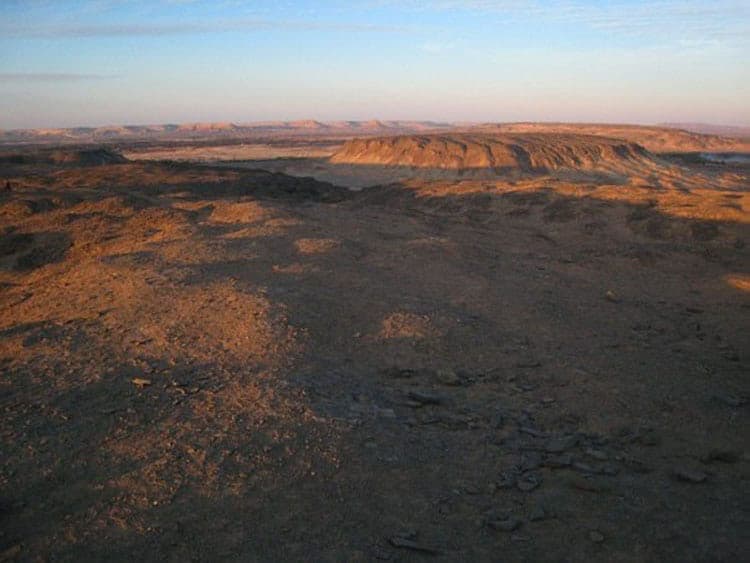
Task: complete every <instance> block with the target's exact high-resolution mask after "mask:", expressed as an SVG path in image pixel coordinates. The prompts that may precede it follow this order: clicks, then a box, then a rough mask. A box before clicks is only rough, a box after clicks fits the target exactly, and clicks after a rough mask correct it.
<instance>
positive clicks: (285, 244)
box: [0, 124, 750, 561]
mask: <svg viewBox="0 0 750 563" xmlns="http://www.w3.org/2000/svg"><path fill="white" fill-rule="evenodd" d="M623 132H625V133H627V134H626V135H623V134H622V133H623ZM356 133H357V132H356V131H354V130H353V131H350V133H349V136H348V137H346V138H339V139H333V140H332V139H331V138H330V137H329V136H328V135H327V133H326V132H323V133H320V134H318V135H314V136H311V135H310V134H309V133H308V132H306V133H304V134H296V133H288V134H286V135H284V136H281V137H278V138H275V139H274V140H272V141H271V142H269V140H268V139H266V138H262V139H259V140H257V141H253V139H252V138H251V139H249V140H247V139H246V140H245V142H243V143H242V144H237V143H234V142H229V144H226V143H227V142H228V141H225V140H219V141H217V140H215V139H208V140H207V141H206V140H203V141H198V140H194V141H193V142H190V141H188V142H184V141H180V142H176V141H175V142H173V143H172V144H170V143H166V144H165V142H164V141H163V140H158V139H157V140H150V141H143V142H141V144H139V145H138V146H136V147H132V146H129V145H128V143H130V142H131V141H130V140H129V139H120V140H119V141H118V140H115V141H111V142H108V143H105V144H83V145H70V144H62V145H60V144H57V145H54V146H48V144H46V143H45V144H41V145H40V144H32V145H28V144H26V143H24V144H18V143H16V144H12V143H11V144H7V145H6V146H4V147H3V148H2V151H1V152H0V169H1V170H2V177H3V178H2V179H3V182H4V183H5V185H6V189H5V190H4V191H2V193H0V221H1V224H2V231H1V233H0V234H1V236H2V238H0V284H2V285H1V286H0V371H1V373H2V379H0V398H1V402H0V405H1V408H2V416H3V425H2V435H1V439H2V451H3V458H2V466H0V519H1V520H0V521H1V522H2V533H1V535H0V544H1V545H2V546H3V550H4V551H3V558H4V560H8V559H12V558H14V557H20V558H22V559H28V560H70V561H82V560H144V561H145V560H170V561H186V560H215V559H218V560H267V561H301V560H311V561H371V560H392V561H418V560H427V559H435V560H455V561H494V560H524V561H568V560H570V561H581V560H608V561H634V560H648V561H662V560H680V561H693V560H714V561H729V560H735V561H736V560H740V559H742V558H743V554H746V553H747V549H748V548H749V547H750V545H749V544H748V542H747V536H746V533H745V531H746V529H747V526H748V513H747V500H748V492H749V490H748V467H749V463H750V458H749V457H748V451H747V444H748V442H747V436H748V434H747V430H748V402H747V400H748V396H750V388H749V386H748V380H747V375H748V361H750V358H748V351H749V350H750V330H748V329H750V326H749V323H748V319H750V248H748V242H749V241H750V192H749V191H748V188H749V187H750V166H748V164H747V161H746V160H742V158H735V159H731V158H723V159H722V158H712V157H711V155H715V154H724V155H733V156H734V157H742V156H743V155H746V154H747V150H748V144H747V143H748V141H747V140H743V139H739V138H727V137H715V136H707V135H700V134H695V133H688V132H686V131H683V130H675V129H667V128H645V127H641V128H622V127H615V126H612V127H607V126H598V127H596V129H594V128H593V127H591V126H583V125H581V126H575V125H560V126H551V125H547V126H544V127H542V126H541V125H537V126H534V125H530V124H525V125H524V124H519V125H504V126H494V127H490V126H487V125H479V126H476V127H473V128H466V127H459V128H454V129H440V130H438V131H432V132H425V131H423V130H411V131H407V132H398V133H394V134H391V135H368V136H365V137H359V136H357V135H356ZM217 143H218V144H217ZM222 143H224V144H222ZM647 147H648V148H647ZM665 148H666V149H667V150H666V151H664V150H660V149H665ZM709 150H710V153H709V152H708V151H709ZM347 179H348V180H350V181H351V182H350V183H349V184H348V183H347V181H346V180H347ZM363 186H367V187H363ZM352 188H356V189H352ZM743 538H744V539H743Z"/></svg>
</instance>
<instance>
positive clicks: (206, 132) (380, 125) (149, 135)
mask: <svg viewBox="0 0 750 563" xmlns="http://www.w3.org/2000/svg"><path fill="white" fill-rule="evenodd" d="M450 127H452V124H451V123H440V122H435V121H380V120H370V121H330V122H323V121H315V120H311V119H310V120H299V121H259V122H254V123H232V122H216V123H213V122H209V123H182V124H173V123H167V124H161V125H107V126H102V127H70V128H43V129H8V130H0V143H4V144H9V143H67V142H72V143H97V142H112V141H135V140H180V139H186V140H189V139H212V138H218V139H220V138H227V139H230V138H242V137H251V138H252V137H256V136H258V135H285V134H294V135H305V134H330V135H332V136H340V135H348V136H351V135H363V134H364V135H368V134H386V133H401V134H403V133H419V132H425V131H432V130H437V129H445V128H450Z"/></svg>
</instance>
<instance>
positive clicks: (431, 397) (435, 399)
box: [408, 390, 445, 405]
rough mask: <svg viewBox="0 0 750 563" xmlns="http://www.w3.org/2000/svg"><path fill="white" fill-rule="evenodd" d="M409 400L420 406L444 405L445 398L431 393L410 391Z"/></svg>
mask: <svg viewBox="0 0 750 563" xmlns="http://www.w3.org/2000/svg"><path fill="white" fill-rule="evenodd" d="M408 396H409V399H411V400H412V401H415V402H417V403H419V404H420V405H442V404H443V403H444V402H445V398H444V397H442V396H441V395H437V394H435V393H431V392H429V391H417V390H414V391H409V395H408Z"/></svg>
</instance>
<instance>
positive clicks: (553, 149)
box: [330, 133, 653, 173]
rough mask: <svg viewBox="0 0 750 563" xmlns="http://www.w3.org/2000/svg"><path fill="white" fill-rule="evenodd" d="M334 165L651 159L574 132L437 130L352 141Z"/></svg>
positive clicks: (618, 166) (620, 164)
mask: <svg viewBox="0 0 750 563" xmlns="http://www.w3.org/2000/svg"><path fill="white" fill-rule="evenodd" d="M330 160H331V162H333V163H338V164H360V165H376V166H387V167H410V168H438V169H445V170H462V169H494V170H499V171H502V170H508V171H513V170H518V171H521V172H529V173H534V172H544V171H549V170H560V169H571V170H602V171H611V172H617V171H621V170H626V169H630V168H632V167H633V166H634V165H643V164H646V163H653V156H652V155H651V154H650V153H649V152H648V151H647V150H646V149H644V148H643V147H641V146H640V145H638V144H636V143H632V142H628V141H623V140H619V139H610V138H607V137H598V136H593V135H574V134H552V133H549V134H548V133H539V134H484V135H476V134H470V133H466V134H440V135H405V136H397V137H377V138H369V139H353V140H351V141H348V142H347V143H346V144H345V145H344V146H343V147H342V148H341V150H340V151H339V152H337V153H336V154H334V155H333V156H332V157H331V159H330Z"/></svg>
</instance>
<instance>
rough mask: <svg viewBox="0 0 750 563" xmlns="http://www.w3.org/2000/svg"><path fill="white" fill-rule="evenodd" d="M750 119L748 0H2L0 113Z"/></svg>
mask: <svg viewBox="0 0 750 563" xmlns="http://www.w3.org/2000/svg"><path fill="white" fill-rule="evenodd" d="M303 118H312V119H319V120H334V119H371V118H380V119H434V120H467V121H477V120H481V121H489V120H492V121H517V120H535V121H537V120H547V121H549V120H555V121H558V120H559V121H611V122H638V123H655V122H662V121H702V122H712V123H724V124H738V125H750V0H741V1H730V0H681V1H678V0H662V1H659V0H655V1H640V0H618V1H600V2H594V1H587V0H550V1H542V0H538V1H534V0H531V1H520V0H435V1H419V0H341V1H339V0H329V1H327V0H319V1H307V0H298V1H294V2H284V1H280V0H268V1H266V0H255V1H250V0H211V1H208V0H206V1H204V0H67V1H66V0H0V128H15V127H45V126H49V127H61V126H75V125H102V124H120V123H122V124H145V123H165V122H186V121H236V122H243V121H257V120H277V119H303Z"/></svg>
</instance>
